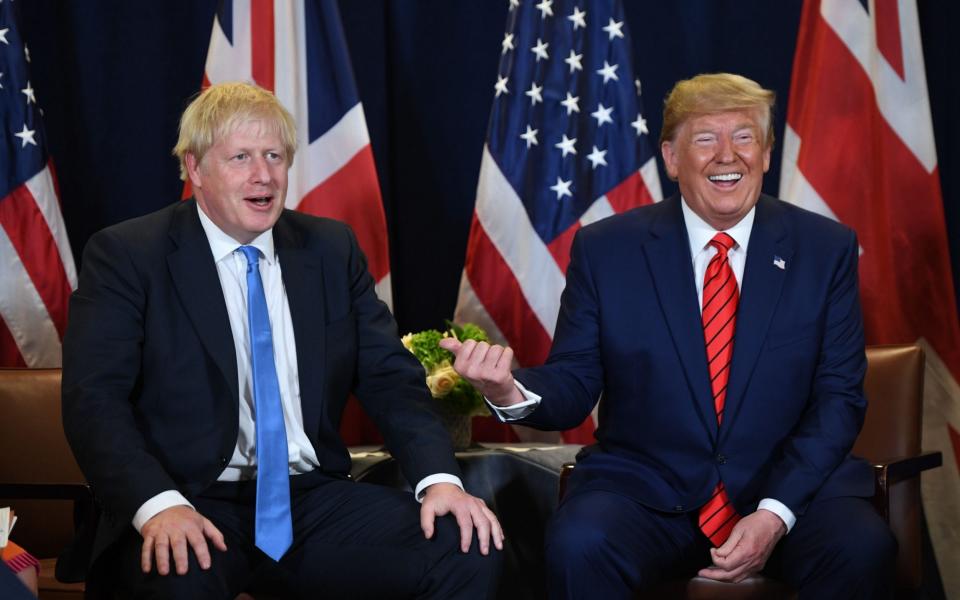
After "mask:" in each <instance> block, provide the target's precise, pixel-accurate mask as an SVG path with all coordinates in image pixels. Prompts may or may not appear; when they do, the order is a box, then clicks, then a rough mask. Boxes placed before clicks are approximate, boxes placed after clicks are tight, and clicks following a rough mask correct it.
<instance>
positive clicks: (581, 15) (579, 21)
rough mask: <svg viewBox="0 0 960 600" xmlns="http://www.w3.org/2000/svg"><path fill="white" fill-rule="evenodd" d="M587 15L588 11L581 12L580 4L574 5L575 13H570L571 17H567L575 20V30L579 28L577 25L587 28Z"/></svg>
mask: <svg viewBox="0 0 960 600" xmlns="http://www.w3.org/2000/svg"><path fill="white" fill-rule="evenodd" d="M586 16H587V11H582V12H581V10H580V7H579V6H574V7H573V14H572V15H570V16H569V17H567V18H568V19H570V20H571V21H573V30H574V31H576V30H577V27H583V28H586V27H587V21H586V19H585V17H586Z"/></svg>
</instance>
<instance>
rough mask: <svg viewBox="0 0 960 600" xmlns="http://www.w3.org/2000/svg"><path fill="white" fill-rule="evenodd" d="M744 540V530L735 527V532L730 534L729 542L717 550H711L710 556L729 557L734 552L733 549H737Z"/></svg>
mask: <svg viewBox="0 0 960 600" xmlns="http://www.w3.org/2000/svg"><path fill="white" fill-rule="evenodd" d="M741 538H743V529H742V528H741V529H738V528H737V527H736V526H734V528H733V531H731V532H730V536H729V537H728V538H727V540H726V541H725V542H724V543H723V544H721V545H720V546H719V547H717V548H713V549H711V552H710V554H711V555H716V556H719V557H727V556H729V555H730V553H731V552H733V549H734V548H736V547H737V544H739V543H740V539H741Z"/></svg>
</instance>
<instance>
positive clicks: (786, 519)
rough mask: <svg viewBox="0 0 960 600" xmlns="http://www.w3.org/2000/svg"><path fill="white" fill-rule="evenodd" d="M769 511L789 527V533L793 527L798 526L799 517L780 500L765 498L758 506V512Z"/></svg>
mask: <svg viewBox="0 0 960 600" xmlns="http://www.w3.org/2000/svg"><path fill="white" fill-rule="evenodd" d="M761 508H762V509H763V510H769V511H770V512H772V513H773V514H775V515H777V516H778V517H780V520H781V521H783V524H784V525H786V526H787V533H790V530H791V529H793V526H794V525H796V524H797V516H796V515H794V514H793V511H792V510H790V509H789V508H787V505H786V504H784V503H783V502H780V501H779V500H774V499H773V498H764V499H763V500H761V501H760V504H758V505H757V510H760V509H761Z"/></svg>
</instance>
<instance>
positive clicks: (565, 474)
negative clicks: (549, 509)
mask: <svg viewBox="0 0 960 600" xmlns="http://www.w3.org/2000/svg"><path fill="white" fill-rule="evenodd" d="M576 466H577V463H572V462H567V463H563V464H562V465H560V484H559V486H558V488H557V501H560V500H563V497H564V496H565V495H566V494H567V481H568V480H569V479H570V476H571V475H573V468H574V467H576Z"/></svg>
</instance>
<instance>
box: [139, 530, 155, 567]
mask: <svg viewBox="0 0 960 600" xmlns="http://www.w3.org/2000/svg"><path fill="white" fill-rule="evenodd" d="M152 566H153V536H147V537H145V538H143V545H142V546H141V547H140V570H141V571H143V572H144V573H149V572H150V568H151V567H152Z"/></svg>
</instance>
